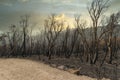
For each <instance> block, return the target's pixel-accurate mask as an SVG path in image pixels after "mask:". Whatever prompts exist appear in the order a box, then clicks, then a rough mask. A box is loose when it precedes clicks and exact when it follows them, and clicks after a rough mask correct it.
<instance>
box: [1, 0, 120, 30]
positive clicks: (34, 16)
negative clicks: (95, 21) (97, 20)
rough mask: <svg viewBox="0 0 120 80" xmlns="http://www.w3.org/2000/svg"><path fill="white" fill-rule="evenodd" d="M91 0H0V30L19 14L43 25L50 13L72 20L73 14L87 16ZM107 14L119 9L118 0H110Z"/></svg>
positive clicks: (12, 22)
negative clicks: (25, 15)
mask: <svg viewBox="0 0 120 80" xmlns="http://www.w3.org/2000/svg"><path fill="white" fill-rule="evenodd" d="M89 2H91V0H0V31H7V30H8V26H9V25H10V24H17V23H18V22H19V20H20V16H21V15H24V14H30V15H31V19H30V20H31V21H32V22H33V23H35V24H37V25H39V27H43V23H44V19H46V17H47V16H48V15H50V14H51V13H56V14H64V18H67V19H68V20H69V21H72V20H73V17H74V14H81V15H83V16H85V15H86V16H88V13H87V9H86V7H87V4H88V3H89ZM110 5H111V7H110V9H109V11H108V12H107V14H109V13H113V12H117V11H119V10H120V0H111V4H110Z"/></svg>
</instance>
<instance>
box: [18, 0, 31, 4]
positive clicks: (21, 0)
mask: <svg viewBox="0 0 120 80" xmlns="http://www.w3.org/2000/svg"><path fill="white" fill-rule="evenodd" d="M18 1H19V2H22V3H25V2H29V1H30V0H18Z"/></svg>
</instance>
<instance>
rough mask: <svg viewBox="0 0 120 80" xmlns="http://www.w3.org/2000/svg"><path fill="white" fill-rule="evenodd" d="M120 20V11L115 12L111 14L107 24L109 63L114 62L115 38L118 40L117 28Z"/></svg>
mask: <svg viewBox="0 0 120 80" xmlns="http://www.w3.org/2000/svg"><path fill="white" fill-rule="evenodd" d="M119 20H120V12H118V13H116V14H115V13H114V14H112V15H111V16H110V18H109V19H108V24H107V26H106V28H107V30H108V33H107V34H108V41H107V47H108V57H109V63H110V64H111V63H112V60H113V59H112V58H113V49H114V48H113V47H114V45H115V44H114V43H113V41H114V39H115V41H116V37H117V36H116V30H115V29H116V28H117V26H118V24H119Z"/></svg>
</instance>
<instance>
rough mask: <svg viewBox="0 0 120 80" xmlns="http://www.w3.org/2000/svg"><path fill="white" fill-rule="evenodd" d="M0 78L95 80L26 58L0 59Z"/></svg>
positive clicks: (0, 79) (7, 79)
mask: <svg viewBox="0 0 120 80" xmlns="http://www.w3.org/2000/svg"><path fill="white" fill-rule="evenodd" d="M0 80H95V79H92V78H89V77H86V76H76V75H73V74H70V73H68V72H66V71H61V70H58V69H55V68H51V67H50V66H48V65H45V64H43V63H38V62H35V61H31V60H26V59H0Z"/></svg>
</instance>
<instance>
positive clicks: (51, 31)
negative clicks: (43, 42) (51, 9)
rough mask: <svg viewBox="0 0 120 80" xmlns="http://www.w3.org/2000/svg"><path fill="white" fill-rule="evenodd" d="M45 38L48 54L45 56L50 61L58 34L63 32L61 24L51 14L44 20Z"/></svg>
mask: <svg viewBox="0 0 120 80" xmlns="http://www.w3.org/2000/svg"><path fill="white" fill-rule="evenodd" d="M44 27H45V36H46V39H47V43H48V52H47V56H48V57H49V59H51V56H52V53H53V50H54V47H55V43H56V39H57V38H58V37H59V34H60V33H61V31H62V30H63V23H59V22H57V21H56V20H55V15H54V14H52V15H51V16H49V17H48V19H47V20H45V25H44Z"/></svg>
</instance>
